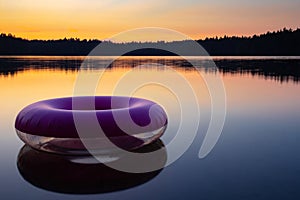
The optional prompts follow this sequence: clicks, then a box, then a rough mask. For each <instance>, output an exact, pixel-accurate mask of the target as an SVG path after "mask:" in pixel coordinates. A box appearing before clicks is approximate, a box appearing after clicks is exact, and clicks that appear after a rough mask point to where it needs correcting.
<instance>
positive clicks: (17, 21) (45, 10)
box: [0, 0, 300, 39]
mask: <svg viewBox="0 0 300 200" xmlns="http://www.w3.org/2000/svg"><path fill="white" fill-rule="evenodd" d="M299 8H300V1H299V0H285V1H282V0H252V1H249V0H227V1H226V0H152V1H150V0H149V1H141V0H0V32H3V33H12V34H14V35H16V36H20V37H24V38H28V39H57V38H64V37H79V38H81V39H83V38H86V39H90V38H97V39H106V38H109V37H111V36H112V35H114V34H117V33H119V32H121V31H126V30H128V29H133V28H140V27H149V26H151V27H153V26H154V27H164V28H170V29H175V30H177V31H180V32H182V33H184V34H186V35H188V36H190V37H192V38H194V39H198V38H204V37H206V36H207V37H211V36H223V35H224V34H226V35H252V34H259V33H264V32H266V31H268V30H278V29H281V28H283V27H287V28H293V29H294V28H297V27H300V12H299Z"/></svg>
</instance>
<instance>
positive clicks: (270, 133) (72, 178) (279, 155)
mask: <svg viewBox="0 0 300 200" xmlns="http://www.w3.org/2000/svg"><path fill="white" fill-rule="evenodd" d="M83 59H84V57H35V56H31V57H30V56H25V57H0V91H1V98H0V110H1V112H0V133H1V140H0V144H1V145H0V159H1V164H0V177H1V179H0V186H1V187H0V193H1V198H3V199H128V200H129V199H299V198H300V154H299V152H300V145H299V144H300V95H299V94H300V82H299V81H300V58H298V57H215V58H214V60H215V62H216V65H217V66H218V67H219V75H218V73H216V72H215V71H214V70H210V69H209V68H207V67H206V66H205V62H203V60H202V59H199V60H197V58H192V59H194V60H195V59H196V61H199V62H198V63H199V66H198V67H199V70H200V72H201V73H203V74H205V76H207V77H208V78H209V77H210V78H215V77H216V76H220V78H221V79H222V80H223V83H224V88H225V91H226V108H227V113H226V119H225V124H224V128H223V131H222V134H221V136H220V138H219V140H218V142H217V143H216V145H215V146H214V148H213V149H212V151H211V152H210V153H209V154H208V155H207V156H206V157H205V158H204V159H199V157H198V153H199V149H200V147H201V144H202V142H203V138H204V135H205V132H206V130H207V128H208V125H209V120H210V117H211V104H210V96H209V91H208V89H207V86H206V85H205V82H204V80H203V78H202V77H201V75H200V74H199V73H198V72H197V71H196V70H195V69H194V68H192V67H191V66H190V63H188V62H186V61H184V60H182V59H180V58H178V57H125V58H122V59H119V60H117V61H115V62H114V63H113V64H111V65H110V66H109V68H108V69H106V70H105V73H104V74H103V76H102V77H101V80H99V83H98V85H97V87H96V86H95V88H96V89H95V94H96V95H112V94H113V95H124V93H122V92H123V91H124V90H115V91H114V88H115V86H116V85H117V84H121V85H119V87H120V88H122V87H123V88H128V87H132V85H131V84H134V83H135V81H136V80H137V81H138V82H139V83H141V81H142V80H144V79H146V77H147V76H148V75H149V74H150V75H152V76H153V77H170V74H172V73H173V72H174V69H175V70H176V73H177V74H180V75H181V76H182V77H185V78H186V79H188V80H189V81H190V83H191V87H192V88H193V89H194V91H195V96H196V97H198V105H199V108H200V113H201V120H200V126H199V130H198V134H197V136H196V138H195V140H194V141H193V143H192V145H191V146H190V147H189V148H188V150H187V151H186V152H185V153H184V154H183V155H182V156H181V157H180V158H179V159H178V160H176V161H175V162H174V163H172V164H171V165H169V166H167V167H164V168H163V169H161V170H159V171H156V172H152V173H146V174H126V173H119V172H116V171H113V170H111V169H109V168H107V167H105V166H101V165H100V164H82V163H76V162H73V163H70V162H68V161H67V159H65V158H63V157H61V156H57V155H52V154H46V153H42V152H37V151H35V150H32V149H30V148H28V147H27V146H25V147H23V143H22V142H21V141H20V140H19V138H18V137H17V135H16V132H15V129H14V121H15V117H16V115H17V114H18V112H19V111H20V110H21V109H22V108H23V107H25V106H26V105H28V104H30V103H33V102H35V101H39V100H42V99H48V98H55V97H64V96H72V95H73V91H74V85H75V83H76V79H77V75H78V73H79V70H80V65H81V63H82V60H83ZM105 59H107V58H95V60H94V61H93V62H92V64H91V66H90V67H89V68H87V69H84V70H85V73H90V74H95V75H97V73H98V72H99V71H101V70H102V71H103V69H99V68H97V63H99V62H100V63H101V62H102V61H103V60H105ZM204 60H205V59H204ZM93 63H94V64H93ZM162 65H167V66H170V67H173V68H165V67H162ZM202 65H203V66H202ZM140 66H142V67H140ZM120 80H122V82H121V83H120ZM169 81H170V80H169ZM87 82H88V81H87ZM175 85H176V84H175ZM177 86H178V87H179V89H180V87H181V85H179V84H178V85H177ZM183 90H184V88H183ZM132 95H134V96H137V97H144V98H148V99H151V100H154V101H161V102H159V103H161V104H162V105H163V106H164V107H165V108H167V109H168V110H169V113H168V115H174V116H176V115H180V110H179V108H178V101H177V100H176V98H175V96H174V94H173V93H171V92H170V90H168V89H167V88H166V87H163V86H161V85H158V84H149V85H144V86H143V85H140V86H139V87H137V88H135V90H134V91H132ZM188 98H189V96H188V95H187V97H186V98H185V99H183V101H184V102H188V100H189V99H188ZM221 100H222V99H220V101H221ZM194 120H195V119H193V118H191V119H188V121H189V122H188V123H193V121H194ZM178 124H179V122H177V123H176V120H175V121H172V122H171V123H169V125H168V129H167V131H166V133H165V135H164V136H163V137H162V138H161V141H159V144H156V145H158V146H159V145H167V144H168V143H169V142H170V141H171V140H172V138H173V137H174V134H175V133H176V130H177V129H178V126H179V125H178ZM186 134H187V135H188V134H189V129H187V130H186ZM179 145H180V143H179ZM168 151H169V150H168V148H166V152H165V154H164V155H162V156H164V157H165V158H166V159H167V158H168V156H170V152H168ZM78 181H82V183H78ZM66 184H69V185H66ZM76 193H81V194H76Z"/></svg>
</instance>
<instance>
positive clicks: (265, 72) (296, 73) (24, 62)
mask: <svg viewBox="0 0 300 200" xmlns="http://www.w3.org/2000/svg"><path fill="white" fill-rule="evenodd" d="M83 59H84V58H83V57H76V58H71V57H66V58H49V59H48V58H0V76H1V75H2V76H8V75H14V74H16V73H18V72H21V71H24V70H29V69H56V70H64V71H78V70H79V68H80V65H81V63H82V61H83ZM103 61H104V62H103ZM103 63H106V62H105V60H103V59H94V60H92V61H91V62H90V63H89V65H88V69H91V70H93V69H98V68H99V66H102V65H101V64H103ZM215 63H216V65H217V66H218V68H219V71H220V72H221V73H222V74H224V75H226V74H239V75H242V76H243V75H251V76H256V77H263V78H265V79H270V80H275V81H279V82H289V81H292V82H295V83H298V82H299V80H300V59H261V60H260V59H254V60H251V59H249V60H242V59H219V60H215ZM193 64H194V65H195V64H196V67H199V68H201V70H203V71H204V72H205V73H211V72H213V71H214V70H211V69H210V67H209V65H210V64H211V63H210V62H208V61H207V60H195V62H194V63H193ZM142 65H151V67H152V68H153V69H154V70H160V67H161V66H162V65H165V66H173V67H176V68H181V69H184V70H187V71H190V70H193V68H192V65H191V63H189V62H188V61H186V60H183V59H177V58H154V57H152V58H151V57H149V58H145V57H144V58H123V59H118V60H115V61H114V62H113V63H111V64H110V66H109V69H113V68H116V67H117V68H132V67H138V66H142ZM155 66H156V67H155ZM144 67H145V66H144Z"/></svg>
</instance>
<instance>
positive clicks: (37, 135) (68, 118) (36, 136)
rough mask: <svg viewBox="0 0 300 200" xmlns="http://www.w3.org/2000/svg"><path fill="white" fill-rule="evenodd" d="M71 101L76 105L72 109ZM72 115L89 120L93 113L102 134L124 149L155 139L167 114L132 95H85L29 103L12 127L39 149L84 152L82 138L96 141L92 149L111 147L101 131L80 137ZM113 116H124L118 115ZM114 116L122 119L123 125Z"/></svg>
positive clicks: (64, 152) (81, 121) (163, 126)
mask: <svg viewBox="0 0 300 200" xmlns="http://www.w3.org/2000/svg"><path fill="white" fill-rule="evenodd" d="M74 102H76V109H72V108H73V107H74ZM91 102H93V103H92V105H93V106H91ZM126 113H127V115H126ZM128 114H129V115H130V116H129V117H128ZM74 116H77V117H78V116H79V118H80V124H88V123H89V121H88V120H89V119H90V116H95V117H96V119H97V121H98V123H99V125H100V126H101V129H102V130H103V132H104V134H105V137H107V138H109V140H110V141H111V142H113V143H114V144H115V145H116V146H118V147H121V148H123V149H125V150H133V149H136V148H139V147H141V146H144V145H146V144H149V143H151V142H153V141H155V140H157V139H158V138H159V137H160V136H161V135H162V134H163V133H164V131H165V129H166V126H167V115H166V113H165V111H164V109H163V108H162V107H161V106H159V105H158V104H156V103H155V102H152V101H149V100H146V99H141V98H133V97H121V96H85V97H66V98H57V99H49V100H43V101H39V102H36V103H33V104H31V105H28V106H27V107H25V108H24V109H23V110H21V111H20V113H19V114H18V116H17V118H16V121H15V128H16V131H17V134H18V136H19V137H20V139H21V140H22V141H24V142H25V143H26V144H28V145H30V146H31V147H33V148H35V149H38V150H44V151H48V152H54V153H60V154H87V153H88V151H87V150H86V149H85V146H84V144H83V142H82V141H83V140H87V141H93V143H95V146H94V148H93V149H92V150H93V153H95V152H99V153H100V154H101V153H102V152H108V151H110V150H111V149H107V148H110V147H111V145H109V144H108V143H107V140H106V138H103V137H104V136H103V135H102V136H99V137H95V136H94V137H90V136H88V135H90V134H87V137H84V138H83V137H82V133H81V135H80V136H81V137H79V135H78V131H77V129H78V126H76V123H75V121H76V120H74V119H75V118H74ZM116 116H121V117H122V116H124V117H123V118H121V119H120V117H117V118H116ZM150 117H151V118H150ZM117 120H119V121H121V122H122V123H121V124H123V126H122V128H120V123H118V121H117ZM76 122H78V119H77V121H76ZM127 122H128V123H127ZM132 122H133V123H134V126H133V125H132ZM124 124H125V127H124ZM127 124H128V125H127ZM126 126H128V127H126ZM136 127H140V128H136ZM128 130H130V132H129V131H128ZM88 131H91V130H90V129H88ZM95 135H97V134H95ZM105 141H106V142H105ZM89 150H90V149H89Z"/></svg>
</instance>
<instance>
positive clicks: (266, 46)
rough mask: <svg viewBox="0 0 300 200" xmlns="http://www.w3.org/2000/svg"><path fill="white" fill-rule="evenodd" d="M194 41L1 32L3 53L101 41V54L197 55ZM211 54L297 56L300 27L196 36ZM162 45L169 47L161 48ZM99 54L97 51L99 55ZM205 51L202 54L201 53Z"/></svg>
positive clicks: (62, 51) (82, 50)
mask: <svg viewBox="0 0 300 200" xmlns="http://www.w3.org/2000/svg"><path fill="white" fill-rule="evenodd" d="M191 42H194V41H189V40H185V41H173V42H165V41H158V42H143V43H141V42H130V43H113V42H110V41H101V40H96V39H95V40H86V39H84V40H80V39H78V38H70V39H67V38H64V39H59V40H27V39H23V38H19V37H15V36H14V35H12V34H5V33H2V34H0V55H65V56H68V55H83V56H84V55H88V54H89V53H90V52H91V50H93V49H94V48H95V47H96V46H97V45H98V44H100V43H102V44H103V45H105V47H106V51H105V52H98V54H99V55H118V53H119V52H122V50H124V49H137V50H134V51H130V52H129V53H126V54H125V55H138V56H140V55H142V56H147V55H155V56H157V55H166V56H171V55H175V54H174V53H172V51H171V50H172V49H179V50H181V52H182V54H183V55H198V54H197V52H193V50H192V49H190V47H191ZM196 42H197V43H199V44H200V45H202V46H203V47H204V49H205V50H206V51H207V52H208V53H209V55H212V56H298V55H300V29H299V28H298V29H296V30H292V29H286V28H284V29H281V30H278V31H274V32H267V33H265V34H261V35H253V36H251V37H245V36H241V37H238V36H232V37H229V36H226V35H225V36H224V37H220V38H219V37H214V38H205V39H203V40H196ZM162 48H163V49H170V51H168V50H162ZM98 54H97V55H98ZM202 55H203V54H202Z"/></svg>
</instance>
